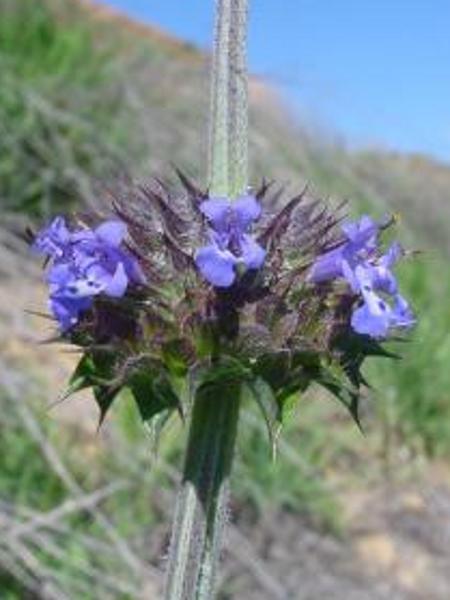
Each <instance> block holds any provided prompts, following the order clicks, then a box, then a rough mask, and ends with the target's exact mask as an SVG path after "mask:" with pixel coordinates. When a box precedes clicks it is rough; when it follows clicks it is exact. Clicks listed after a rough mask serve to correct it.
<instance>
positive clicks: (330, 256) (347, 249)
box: [309, 215, 379, 285]
mask: <svg viewBox="0 0 450 600" xmlns="http://www.w3.org/2000/svg"><path fill="white" fill-rule="evenodd" d="M342 231H343V233H344V235H345V238H346V240H345V241H344V243H343V244H342V245H341V246H339V247H338V248H335V249H334V250H331V251H330V252H326V253H325V254H324V255H323V256H320V257H319V258H318V259H317V260H316V261H315V263H314V264H313V266H312V268H311V271H310V273H309V279H310V281H313V282H314V283H320V282H322V281H329V280H330V279H337V278H338V277H345V278H346V279H347V277H348V276H349V275H350V272H351V271H352V270H353V269H354V267H355V266H356V265H357V264H358V262H359V261H361V260H364V259H366V258H368V257H370V256H371V255H372V254H373V253H374V252H375V250H376V248H377V239H378V233H379V226H378V224H377V223H375V221H373V220H372V219H371V218H370V217H368V216H366V215H364V216H363V217H361V219H360V220H359V221H356V222H355V223H346V224H344V225H343V226H342ZM349 283H350V285H351V282H350V281H349Z"/></svg>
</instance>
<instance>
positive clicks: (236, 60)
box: [228, 0, 248, 197]
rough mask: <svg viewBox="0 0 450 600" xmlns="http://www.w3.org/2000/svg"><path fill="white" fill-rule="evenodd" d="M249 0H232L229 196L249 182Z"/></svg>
mask: <svg viewBox="0 0 450 600" xmlns="http://www.w3.org/2000/svg"><path fill="white" fill-rule="evenodd" d="M247 16H248V0H231V15H230V17H231V18H230V34H229V38H230V39H229V44H230V46H229V47H230V58H229V77H228V87H229V92H228V95H229V102H228V110H229V121H228V140H229V142H228V143H229V156H228V162H229V174H228V185H229V190H228V193H229V195H230V196H231V197H235V196H238V195H239V194H242V193H244V192H245V191H246V189H247V186H248V76H247V60H246V59H247V52H246V49H247Z"/></svg>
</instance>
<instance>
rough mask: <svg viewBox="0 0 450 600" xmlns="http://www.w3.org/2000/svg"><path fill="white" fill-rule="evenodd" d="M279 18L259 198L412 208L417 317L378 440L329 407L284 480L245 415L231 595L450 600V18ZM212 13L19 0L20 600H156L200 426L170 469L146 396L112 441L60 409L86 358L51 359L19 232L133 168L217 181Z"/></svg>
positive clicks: (254, 104) (3, 201)
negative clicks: (305, 189)
mask: <svg viewBox="0 0 450 600" xmlns="http://www.w3.org/2000/svg"><path fill="white" fill-rule="evenodd" d="M280 4H281V3H277V2H273V1H269V0H254V2H253V5H254V6H253V8H252V20H251V31H250V43H251V46H250V48H251V51H250V66H251V69H252V72H253V73H254V76H253V77H252V79H251V82H250V99H251V162H252V181H254V182H258V181H259V179H260V178H261V177H262V176H263V175H266V176H269V177H273V178H275V179H276V180H277V181H278V182H280V183H281V184H283V185H285V186H286V187H287V188H288V189H289V190H290V191H292V192H294V191H296V190H298V189H300V188H301V187H302V185H303V184H304V182H305V181H308V182H309V183H310V185H311V187H312V189H313V190H314V191H315V192H316V194H317V195H319V196H321V197H324V198H330V199H331V201H333V200H336V201H337V200H339V199H348V200H349V206H350V211H351V212H352V213H353V214H355V215H356V214H360V213H361V212H363V211H369V210H370V212H371V213H372V214H374V215H375V216H377V217H379V216H382V215H383V214H385V213H387V212H394V213H398V214H399V215H400V223H399V226H398V234H399V237H400V239H401V240H402V241H403V242H404V244H405V245H407V246H408V247H411V248H414V249H418V250H422V252H421V254H420V255H419V256H418V257H416V258H415V259H414V260H413V261H409V262H407V263H406V264H405V265H404V266H403V267H402V268H401V273H400V278H401V280H402V285H403V288H404V290H405V295H406V296H407V297H408V298H411V299H412V301H413V305H414V308H415V310H416V311H417V313H418V314H419V316H420V319H419V325H418V327H417V329H416V331H415V333H414V335H413V336H412V339H411V341H410V342H408V343H407V344H401V345H399V344H397V345H396V346H395V344H392V349H393V350H395V351H399V352H401V353H402V354H404V358H403V359H402V360H401V361H393V362H392V361H391V362H383V359H380V360H378V361H373V362H372V363H371V364H370V365H367V369H366V376H367V378H368V379H369V381H370V382H371V383H372V386H373V387H372V389H370V390H368V391H367V393H366V394H365V397H364V401H363V423H364V429H365V435H361V433H360V432H359V431H358V430H357V429H356V428H355V426H354V424H353V423H352V422H351V421H350V419H349V418H348V416H347V414H346V413H345V412H344V410H343V409H342V407H341V406H339V405H338V404H337V403H335V401H334V400H332V399H331V398H329V397H325V396H324V395H323V394H322V393H321V394H318V393H316V392H314V391H313V392H312V393H310V394H308V395H307V396H305V397H304V398H303V399H302V401H301V403H300V406H299V410H298V415H297V418H296V419H294V420H293V421H292V424H291V425H290V426H289V430H287V431H286V432H285V434H284V436H283V438H282V441H281V443H280V447H279V453H278V457H277V460H276V461H275V462H273V461H272V459H271V455H270V449H269V447H268V443H267V439H266V438H267V436H266V433H265V430H264V425H263V423H261V419H260V418H259V416H257V415H255V414H254V413H253V412H252V411H251V410H250V408H249V409H248V410H246V411H245V413H244V415H243V420H242V427H241V431H240V439H239V444H238V452H237V462H236V466H235V473H234V487H233V497H232V503H231V510H230V526H229V532H228V535H227V539H226V549H225V552H224V565H223V569H222V573H221V592H220V596H219V597H220V598H221V599H243V600H247V599H248V600H253V599H255V600H256V599H259V600H260V599H267V600H269V599H285V600H287V599H294V600H297V599H298V600H303V599H304V600H306V599H308V600H310V599H316V598H325V597H326V598H330V599H333V598H334V599H336V600H343V599H345V600H365V599H367V600H375V599H377V600H378V599H380V600H384V599H386V600H387V599H389V600H393V599H394V600H395V599H408V600H409V599H412V600H415V599H417V600H419V599H427V600H437V599H442V600H447V599H448V598H450V487H449V484H450V364H449V363H450V310H449V302H448V298H449V292H450V269H449V267H448V259H449V253H450V204H449V201H450V165H449V164H448V161H449V160H450V119H449V113H448V106H449V105H450V87H449V86H450V79H449V78H448V77H446V69H447V70H448V62H449V60H450V40H449V38H448V35H447V32H446V30H445V23H446V22H447V23H448V17H449V16H450V14H449V13H450V8H449V6H448V3H447V2H444V1H442V2H440V1H439V0H433V1H430V2H426V3H425V2H419V1H417V2H406V1H404V2H403V1H399V2H396V3H391V2H388V1H387V0H386V1H384V0H383V1H380V2H376V3H375V2H373V3H369V2H366V3H361V2H358V3H357V2H353V1H351V0H347V1H345V2H343V3H341V2H340V3H331V2H325V1H318V2H314V3H313V2H310V1H309V0H300V1H299V0H286V1H285V2H283V3H282V4H283V10H282V11H281V9H280V6H279V5H280ZM212 5H213V3H212V2H204V1H200V0H193V1H192V2H190V3H189V5H188V3H187V2H186V3H183V2H176V1H175V0H172V1H169V0H167V1H165V2H148V1H144V0H142V1H141V2H139V1H138V0H134V1H132V0H129V1H128V0H120V1H119V0H114V1H113V0H111V2H110V3H107V2H106V1H105V3H104V4H97V3H95V4H94V3H90V2H78V1H75V0H40V1H39V2H36V1H33V0H0V208H1V219H0V340H1V346H0V429H1V432H0V598H1V599H2V600H3V599H7V600H13V599H14V600H15V599H23V598H24V599H28V598H37V599H41V598H43V599H47V598H49V599H65V598H69V599H79V598H80V599H83V600H84V599H86V600H90V599H92V600H94V599H95V600H97V599H99V600H103V599H123V600H127V599H140V598H145V599H153V598H154V599H158V598H159V597H160V589H161V581H162V572H163V570H164V567H165V557H166V554H167V544H168V534H169V528H170V517H171V514H172V508H173V495H174V484H175V483H176V482H177V481H178V477H179V475H178V473H179V468H180V449H181V447H182V442H183V439H184V436H185V431H184V430H183V429H182V428H181V426H180V425H179V424H178V423H177V422H176V421H175V420H174V422H173V423H172V424H171V426H170V428H169V430H168V431H167V432H166V434H165V435H164V436H163V438H162V440H161V446H160V448H159V452H158V453H157V454H156V453H155V452H154V451H153V449H152V447H151V445H150V441H149V437H148V435H147V434H146V432H145V430H144V429H143V428H142V426H141V424H140V423H139V420H138V416H137V415H136V413H135V410H134V406H133V405H132V403H131V402H129V401H128V398H127V397H123V398H121V399H120V401H119V402H117V405H116V406H115V407H114V408H113V410H112V412H111V415H110V416H109V417H108V419H107V422H106V424H105V425H104V427H103V428H102V430H101V431H100V432H99V433H97V431H96V426H97V414H96V408H95V405H94V402H93V401H92V400H91V398H90V397H89V395H87V394H85V395H83V394H79V395H78V396H76V397H73V398H70V399H68V400H66V401H64V402H61V403H56V404H55V401H56V400H57V399H58V398H59V397H60V395H61V392H62V391H63V390H64V385H65V382H67V378H68V376H69V375H70V372H71V369H72V368H73V366H74V364H75V362H76V360H77V357H76V355H74V354H71V353H69V352H67V350H64V349H62V348H61V347H59V346H58V345H56V344H48V343H42V342H43V341H45V340H47V339H49V338H50V337H51V336H52V323H51V322H50V321H48V320H46V319H44V318H42V317H39V316H37V315H34V314H32V313H33V311H38V312H39V311H41V312H42V311H44V310H45V306H46V305H45V301H46V300H45V289H44V286H43V284H42V283H41V265H39V264H38V263H39V261H36V259H34V258H33V257H31V256H30V254H29V252H28V251H27V248H26V246H25V244H24V242H22V241H21V239H20V236H18V235H17V234H18V233H19V232H21V231H23V229H24V227H25V226H26V225H29V224H40V223H42V222H44V221H46V220H47V219H49V218H50V217H51V216H52V215H54V214H56V213H67V212H70V211H72V210H75V209H76V210H83V209H85V208H86V207H88V206H92V205H93V204H95V202H96V198H98V197H99V193H100V192H99V190H101V189H102V187H104V186H105V184H107V185H113V184H114V178H115V177H117V176H119V175H122V174H123V173H130V174H131V175H132V176H136V177H149V176H151V175H153V174H158V175H161V174H162V175H164V176H167V177H169V178H172V177H173V175H172V171H171V167H170V164H171V163H174V164H176V165H177V166H179V167H180V168H181V169H183V170H184V171H186V172H187V173H189V174H190V175H191V176H193V177H197V178H198V180H199V181H200V182H203V178H204V164H205V155H206V152H205V145H206V144H205V139H206V123H205V115H206V113H207V108H208V91H209V82H208V60H209V58H208V54H207V52H206V50H207V48H208V46H209V45H210V38H211V24H212V10H213V6H212ZM338 5H339V6H338ZM446 19H447V21H446ZM446 111H447V112H446ZM30 311H31V312H30Z"/></svg>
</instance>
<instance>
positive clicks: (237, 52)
mask: <svg viewBox="0 0 450 600" xmlns="http://www.w3.org/2000/svg"><path fill="white" fill-rule="evenodd" d="M247 13H248V0H218V1H217V17H216V29H215V40H214V54H213V64H212V77H211V106H210V131H209V165H208V182H209V190H210V193H211V194H212V195H217V196H221V195H222V196H229V197H231V198H233V197H235V196H237V195H239V194H241V193H243V192H245V191H246V188H247V185H248V77H247V61H246V42H247Z"/></svg>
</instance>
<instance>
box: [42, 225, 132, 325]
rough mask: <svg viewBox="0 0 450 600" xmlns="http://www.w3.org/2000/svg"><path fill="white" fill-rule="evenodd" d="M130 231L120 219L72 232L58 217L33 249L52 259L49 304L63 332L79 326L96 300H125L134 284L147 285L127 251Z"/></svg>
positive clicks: (47, 278) (43, 231)
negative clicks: (123, 244) (96, 297)
mask: <svg viewBox="0 0 450 600" xmlns="http://www.w3.org/2000/svg"><path fill="white" fill-rule="evenodd" d="M126 232H127V229H126V226H125V225H124V224H123V223H122V222H120V221H106V222H105V223H103V224H101V225H100V226H99V227H97V228H96V229H94V230H91V229H88V228H80V229H77V230H75V231H70V230H69V229H68V228H67V226H66V224H65V221H64V219H63V218H62V217H57V218H56V219H54V221H53V222H52V223H51V224H50V225H49V226H48V227H47V228H45V229H43V230H42V231H41V232H40V233H39V234H38V235H37V236H36V240H35V242H34V244H33V248H34V249H35V250H36V251H37V252H40V253H42V254H47V255H48V256H50V258H51V259H52V263H51V266H50V269H49V271H48V273H47V277H46V280H47V283H48V285H49V290H50V301H49V306H50V309H51V311H52V313H53V315H54V316H55V318H56V319H57V321H58V323H59V325H60V328H61V330H62V331H66V330H67V329H69V328H70V327H72V326H73V325H75V324H76V323H77V322H78V320H79V316H80V313H81V312H82V311H84V310H86V309H88V308H89V307H90V306H91V305H92V302H93V299H94V296H97V295H99V294H105V295H106V296H110V297H113V298H120V297H121V296H123V295H124V294H125V292H126V290H127V288H128V285H129V284H130V283H136V284H139V283H143V282H144V276H143V274H142V272H141V270H140V268H139V265H138V263H137V261H136V260H135V258H134V257H133V256H132V255H131V254H130V253H129V252H127V251H125V250H124V249H123V248H122V242H123V240H124V237H125V235H126Z"/></svg>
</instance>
